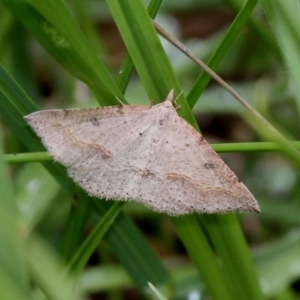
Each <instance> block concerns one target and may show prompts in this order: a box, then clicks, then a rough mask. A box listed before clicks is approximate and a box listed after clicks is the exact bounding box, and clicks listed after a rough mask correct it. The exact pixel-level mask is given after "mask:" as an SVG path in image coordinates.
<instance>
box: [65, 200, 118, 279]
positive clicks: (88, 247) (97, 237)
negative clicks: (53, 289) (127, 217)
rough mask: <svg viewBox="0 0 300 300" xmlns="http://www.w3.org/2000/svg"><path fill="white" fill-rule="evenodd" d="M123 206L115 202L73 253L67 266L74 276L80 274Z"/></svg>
mask: <svg viewBox="0 0 300 300" xmlns="http://www.w3.org/2000/svg"><path fill="white" fill-rule="evenodd" d="M122 206H123V203H122V202H115V203H114V204H113V205H112V206H111V208H110V209H109V210H108V211H107V212H106V213H105V216H104V217H103V218H102V219H101V221H100V222H99V223H98V224H97V225H96V227H95V228H94V229H93V231H92V232H91V233H90V235H89V236H88V238H87V239H86V240H85V241H84V242H83V244H82V245H81V246H80V248H79V249H78V250H77V251H76V252H75V254H74V256H73V257H72V259H71V261H70V263H69V266H70V270H71V271H72V272H73V273H75V274H76V275H78V274H80V273H81V272H82V270H83V268H84V266H85V265H86V263H87V261H88V259H89V258H90V257H91V255H92V253H93V252H94V251H95V249H96V248H97V246H98V245H99V242H100V241H101V240H102V239H103V237H104V235H105V234H106V232H107V231H108V229H109V228H110V226H111V225H112V224H113V223H114V221H115V219H116V217H117V216H118V214H119V213H120V209H121V207H122Z"/></svg>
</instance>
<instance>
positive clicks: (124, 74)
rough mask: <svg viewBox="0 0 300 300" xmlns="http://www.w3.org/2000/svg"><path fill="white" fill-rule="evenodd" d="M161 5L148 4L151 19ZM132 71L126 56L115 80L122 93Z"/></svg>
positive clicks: (128, 57)
mask: <svg viewBox="0 0 300 300" xmlns="http://www.w3.org/2000/svg"><path fill="white" fill-rule="evenodd" d="M161 3H162V0H152V1H151V2H150V4H149V6H148V13H149V15H150V17H151V18H152V19H154V17H155V16H156V14H157V12H158V10H159V7H160V5H161ZM133 70H134V66H133V62H132V60H131V58H130V56H129V55H127V56H126V58H125V60H124V62H123V64H122V67H121V70H120V73H119V76H118V78H117V83H118V86H119V88H120V90H121V91H122V92H123V93H124V92H125V90H126V88H127V85H128V83H129V80H130V77H131V74H132V72H133Z"/></svg>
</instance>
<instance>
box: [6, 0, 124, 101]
mask: <svg viewBox="0 0 300 300" xmlns="http://www.w3.org/2000/svg"><path fill="white" fill-rule="evenodd" d="M2 2H3V3H4V4H5V5H6V6H7V7H8V8H10V10H11V11H12V12H13V13H14V14H15V15H16V16H17V17H18V18H19V19H20V21H21V22H22V23H23V24H24V25H25V26H26V27H27V29H28V30H29V31H30V33H31V34H32V35H33V36H34V37H35V38H36V39H37V40H38V41H39V42H40V43H41V45H42V46H43V47H44V48H45V49H46V50H47V51H48V52H49V53H50V54H51V55H52V56H53V57H54V58H55V59H56V60H57V61H58V62H59V63H60V64H61V65H62V66H63V67H64V68H65V69H66V70H68V71H69V72H70V73H71V74H73V75H74V76H75V77H77V78H79V79H80V80H82V81H84V82H85V83H86V84H87V85H88V86H89V87H90V89H91V90H92V91H93V92H94V94H95V96H96V97H97V99H98V101H99V102H100V103H101V104H102V105H108V104H118V101H117V99H116V98H115V96H117V97H118V98H119V99H121V100H122V99H123V95H122V94H121V93H120V91H119V90H118V88H117V86H116V84H115V82H114V81H113V79H112V77H111V76H110V74H109V72H108V70H107V69H106V67H105V66H104V64H102V62H101V61H100V60H99V59H98V58H97V55H96V53H95V52H94V50H93V48H92V46H91V45H90V44H89V43H88V41H87V40H86V38H85V36H84V35H83V33H82V32H81V31H80V29H79V28H78V26H77V24H76V23H75V21H74V20H73V19H72V17H71V14H70V13H69V11H68V10H67V8H66V6H65V5H64V3H63V2H62V1H60V0H49V1H47V2H45V1H39V0H31V1H25V0H2ZM114 95H115V96H114Z"/></svg>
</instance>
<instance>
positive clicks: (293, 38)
mask: <svg viewBox="0 0 300 300" xmlns="http://www.w3.org/2000/svg"><path fill="white" fill-rule="evenodd" d="M262 4H263V7H264V10H265V12H266V16H267V18H268V20H269V24H270V26H271V29H272V30H273V32H274V35H275V37H276V39H277V41H278V45H279V47H280V49H281V51H282V54H283V57H284V59H285V63H286V66H287V67H288V70H289V73H290V75H291V78H292V79H293V81H294V87H295V89H296V91H297V92H296V93H295V95H296V99H297V105H298V114H299V112H300V96H299V95H300V74H299V68H300V59H299V48H300V37H299V31H298V27H299V14H300V7H299V2H298V1H295V0H291V1H269V0H264V1H262Z"/></svg>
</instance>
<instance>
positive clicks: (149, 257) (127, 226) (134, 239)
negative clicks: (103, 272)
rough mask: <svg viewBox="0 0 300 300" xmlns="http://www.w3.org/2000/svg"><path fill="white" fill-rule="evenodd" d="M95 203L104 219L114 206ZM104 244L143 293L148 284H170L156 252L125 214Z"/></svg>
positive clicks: (168, 276)
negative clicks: (109, 209)
mask: <svg viewBox="0 0 300 300" xmlns="http://www.w3.org/2000/svg"><path fill="white" fill-rule="evenodd" d="M93 203H94V207H95V210H97V211H98V213H99V215H100V216H101V217H102V215H103V213H104V212H105V211H106V210H107V209H108V208H109V207H111V206H112V203H111V202H103V201H99V200H97V199H95V201H94V202H93ZM104 240H105V241H106V242H107V243H108V244H109V246H110V248H111V249H112V251H113V252H114V254H115V255H116V257H117V258H118V259H119V260H120V262H121V263H122V265H123V266H124V267H125V268H126V270H127V271H128V273H129V274H130V276H131V278H132V279H133V280H134V282H135V284H136V285H137V287H138V288H139V289H140V290H141V291H142V292H144V291H145V288H147V286H148V282H151V283H153V284H155V285H163V284H166V283H168V281H169V280H170V275H169V273H168V271H167V270H166V268H165V267H164V266H163V264H162V262H161V261H160V260H158V259H157V256H156V254H155V252H154V251H153V249H152V248H151V247H149V246H148V244H147V242H146V240H145V238H144V237H143V235H142V234H141V232H140V231H139V230H138V228H137V227H136V225H135V224H134V223H133V221H132V220H131V219H130V218H129V217H127V216H126V215H125V214H123V213H122V212H121V213H120V214H119V216H118V217H117V219H116V221H115V222H114V224H112V230H110V231H108V232H107V234H106V235H105V237H104Z"/></svg>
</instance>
